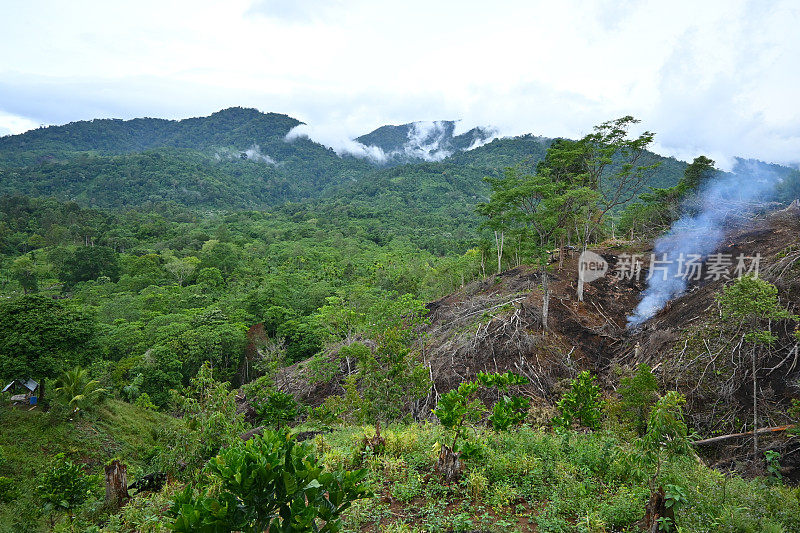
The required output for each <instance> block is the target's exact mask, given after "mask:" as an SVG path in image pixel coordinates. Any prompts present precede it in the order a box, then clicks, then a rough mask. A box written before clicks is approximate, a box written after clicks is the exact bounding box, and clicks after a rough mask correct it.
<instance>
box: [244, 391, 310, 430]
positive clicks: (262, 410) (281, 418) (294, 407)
mask: <svg viewBox="0 0 800 533" xmlns="http://www.w3.org/2000/svg"><path fill="white" fill-rule="evenodd" d="M253 408H254V409H255V411H256V414H257V415H258V417H259V420H261V422H263V423H265V424H270V425H274V426H275V427H281V426H283V425H285V424H289V423H291V422H293V421H294V420H295V419H297V417H299V416H300V415H301V414H302V413H303V411H304V409H303V407H302V406H301V405H300V404H299V403H297V400H295V399H294V396H292V395H291V394H289V393H286V392H281V391H278V390H273V391H269V392H268V393H267V394H266V397H265V398H263V399H260V400H258V401H256V402H254V403H253Z"/></svg>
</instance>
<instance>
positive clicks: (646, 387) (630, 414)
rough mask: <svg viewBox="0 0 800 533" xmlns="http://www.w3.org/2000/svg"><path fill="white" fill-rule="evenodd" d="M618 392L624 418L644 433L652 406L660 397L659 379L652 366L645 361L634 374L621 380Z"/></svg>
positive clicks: (637, 431)
mask: <svg viewBox="0 0 800 533" xmlns="http://www.w3.org/2000/svg"><path fill="white" fill-rule="evenodd" d="M617 392H618V393H619V395H620V396H621V397H622V401H621V402H620V404H621V405H620V407H621V409H622V416H623V418H624V419H625V420H626V421H627V422H628V423H630V424H631V426H632V427H633V429H634V430H635V431H636V433H637V434H639V435H640V436H641V435H644V433H645V431H647V417H648V415H649V414H650V408H651V407H652V406H653V404H654V403H655V402H656V400H657V399H658V394H657V393H658V380H657V379H656V377H655V376H654V375H653V372H652V371H651V369H650V367H649V366H648V365H647V364H645V363H642V364H640V365H639V367H638V368H637V369H636V373H635V374H634V375H633V376H631V377H623V378H622V379H621V380H620V383H619V388H618V389H617Z"/></svg>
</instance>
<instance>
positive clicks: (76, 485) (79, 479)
mask: <svg viewBox="0 0 800 533" xmlns="http://www.w3.org/2000/svg"><path fill="white" fill-rule="evenodd" d="M90 488H91V478H90V477H89V476H87V475H86V474H85V473H84V472H83V469H82V468H81V467H80V466H78V465H76V464H75V463H73V462H72V461H70V460H69V459H67V456H66V455H64V454H63V453H59V454H57V455H56V456H55V457H54V458H53V461H52V462H51V464H50V467H49V468H48V469H47V470H46V471H45V472H43V473H42V474H41V475H40V476H39V486H37V487H36V490H37V492H38V494H39V498H40V499H41V500H42V503H43V504H44V506H43V507H44V510H45V511H49V512H53V513H58V512H65V513H68V514H69V516H70V520H71V519H72V513H73V512H74V510H75V509H76V508H77V507H78V506H80V505H81V504H82V503H84V502H85V501H86V499H87V498H88V497H89V490H90Z"/></svg>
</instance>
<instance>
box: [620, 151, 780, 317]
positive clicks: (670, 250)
mask: <svg viewBox="0 0 800 533" xmlns="http://www.w3.org/2000/svg"><path fill="white" fill-rule="evenodd" d="M780 181H781V180H780V177H779V176H778V175H777V174H775V173H774V172H771V171H769V170H765V169H764V168H757V167H756V165H755V164H753V163H751V162H740V165H739V167H737V168H736V172H735V173H733V174H725V175H722V177H718V178H712V180H711V181H710V182H709V183H707V184H706V186H705V188H704V189H703V190H702V191H701V193H700V194H699V197H698V204H699V205H698V206H697V209H693V210H692V211H693V212H692V213H691V214H687V215H684V216H683V217H682V218H681V219H680V220H678V221H677V222H675V223H674V224H673V225H672V228H671V229H670V230H669V232H668V233H667V234H666V235H664V236H663V237H661V238H659V239H658V240H657V241H656V243H655V249H654V254H655V258H656V260H657V261H659V262H660V266H661V267H663V268H664V269H665V270H666V273H664V271H663V270H662V271H659V272H658V273H657V274H655V273H654V274H653V275H652V276H651V278H650V279H649V280H648V286H647V289H645V291H644V292H643V293H642V300H641V301H640V302H639V305H638V306H636V309H635V310H634V312H633V314H632V315H631V316H629V317H628V327H636V326H638V325H640V324H642V323H643V322H645V321H646V320H648V319H649V318H651V317H653V316H654V315H655V314H656V313H657V312H658V311H659V310H660V309H661V308H662V307H664V305H666V303H667V302H668V301H670V300H671V299H673V298H676V297H678V296H680V295H681V294H682V293H683V292H684V291H685V290H686V287H687V285H688V280H687V279H686V278H685V276H683V274H682V273H681V272H679V268H680V265H681V262H680V261H679V259H686V258H688V257H690V256H692V255H695V254H696V255H700V256H701V257H702V258H704V259H705V258H706V257H707V256H708V255H709V254H711V253H713V252H714V251H715V250H716V249H717V247H718V246H719V244H720V243H721V242H722V240H723V238H724V236H725V230H726V226H727V225H728V223H729V221H730V219H731V218H732V217H734V216H741V215H744V214H746V211H747V209H748V208H750V207H751V206H752V205H753V203H754V202H763V201H765V200H768V199H769V197H770V195H772V194H773V193H774V190H775V186H776V185H777V184H778V183H780ZM662 261H664V262H662ZM652 266H653V265H651V271H652Z"/></svg>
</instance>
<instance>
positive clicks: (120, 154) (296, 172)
mask: <svg viewBox="0 0 800 533" xmlns="http://www.w3.org/2000/svg"><path fill="white" fill-rule="evenodd" d="M300 124H301V122H300V121H298V120H295V119H293V118H291V117H288V116H286V115H280V114H276V113H261V112H259V111H257V110H255V109H244V108H230V109H225V110H222V111H219V112H217V113H214V114H212V115H210V116H208V117H201V118H191V119H185V120H179V121H175V120H163V119H152V118H141V119H133V120H127V121H123V120H111V119H98V120H92V121H83V122H74V123H70V124H67V125H64V126H51V127H47V128H39V129H36V130H32V131H29V132H27V133H24V134H21V135H13V136H6V137H2V138H0V176H1V177H2V179H1V180H0V193H2V194H26V195H31V196H55V197H57V198H59V199H61V200H65V201H76V202H78V203H79V204H81V205H85V206H97V207H105V208H115V207H126V206H137V205H148V204H150V203H152V202H161V201H163V202H175V203H176V204H179V205H184V206H189V207H202V208H205V209H209V208H211V209H263V208H268V207H274V206H279V205H282V204H284V203H286V202H296V201H301V200H306V199H312V198H320V197H326V198H331V197H334V196H339V197H343V198H350V199H353V200H357V199H358V198H364V197H365V196H366V197H369V196H375V195H378V196H380V197H381V198H387V199H390V200H388V203H385V204H384V202H383V200H377V202H378V203H377V205H376V207H378V206H383V207H385V208H389V207H391V209H393V210H396V209H397V205H398V202H399V203H401V204H402V205H404V207H406V208H411V209H418V210H422V211H424V212H430V211H437V210H439V209H442V208H445V207H446V205H445V204H449V203H452V204H453V206H452V207H453V209H455V212H458V213H461V214H467V216H469V213H471V212H472V209H471V206H474V204H475V203H477V202H478V201H480V199H482V198H484V197H485V196H486V195H487V194H488V188H487V186H486V184H485V183H484V182H483V179H482V178H483V177H485V176H497V175H499V173H500V172H501V171H502V169H503V168H505V167H508V166H515V165H519V164H522V165H523V166H526V167H527V168H533V166H534V165H535V163H536V162H537V161H539V160H541V158H542V157H543V156H544V153H545V151H546V149H547V147H548V146H549V144H550V143H551V142H552V140H551V139H547V138H544V137H534V136H530V135H526V136H521V137H515V138H503V139H495V140H493V141H491V142H489V143H487V144H483V145H481V143H484V142H485V141H487V140H489V139H490V138H491V136H492V135H493V133H492V132H491V131H489V130H486V129H480V128H475V129H473V130H470V131H468V132H466V133H463V134H460V135H456V136H454V135H453V133H454V131H455V123H454V122H452V121H442V122H431V123H421V122H420V123H412V124H406V125H402V126H384V127H381V128H378V129H377V130H375V131H373V132H372V133H369V134H367V135H365V136H362V137H359V138H358V139H357V140H358V141H359V142H362V143H364V144H367V145H370V146H376V147H378V148H380V149H381V150H382V151H383V153H384V154H385V155H386V159H385V160H384V161H374V160H365V159H358V158H356V157H353V156H344V157H340V156H339V155H337V154H336V153H335V152H334V151H333V150H331V149H330V148H327V147H325V146H323V145H321V144H319V143H316V142H313V141H311V140H310V139H308V138H307V137H303V136H293V137H291V138H287V134H288V133H289V131H291V129H292V128H294V127H295V126H298V125H300ZM652 158H653V160H660V161H662V162H663V164H662V166H661V167H660V168H659V169H657V170H656V172H655V174H654V175H653V176H652V178H651V180H650V181H651V184H652V185H654V186H659V187H663V186H670V185H674V184H675V183H676V182H677V180H678V178H679V177H680V174H681V173H682V172H683V168H684V166H685V164H684V163H681V162H678V161H676V160H674V159H669V158H662V157H659V156H655V155H653V156H652ZM387 164H389V165H390V166H391V168H388V169H387V168H384V167H385V166H386V165H387ZM442 193H444V194H442ZM452 213H453V212H452V211H449V214H452Z"/></svg>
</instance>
